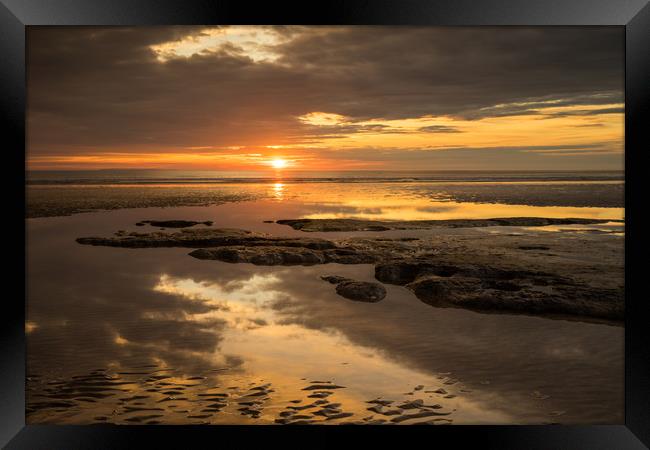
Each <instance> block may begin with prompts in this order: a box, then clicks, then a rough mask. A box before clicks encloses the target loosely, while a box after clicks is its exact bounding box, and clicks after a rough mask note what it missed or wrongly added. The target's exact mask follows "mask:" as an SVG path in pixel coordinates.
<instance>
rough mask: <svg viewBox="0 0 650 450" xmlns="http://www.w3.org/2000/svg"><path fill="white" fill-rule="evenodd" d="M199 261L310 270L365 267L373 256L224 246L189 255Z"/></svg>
mask: <svg viewBox="0 0 650 450" xmlns="http://www.w3.org/2000/svg"><path fill="white" fill-rule="evenodd" d="M190 256H193V257H195V258H198V259H213V260H218V261H224V262H229V263H251V264H256V265H259V266H277V265H282V266H295V265H303V266H309V265H314V264H327V263H338V264H365V263H372V262H374V261H375V258H374V257H373V256H372V255H368V254H364V253H360V252H355V251H354V250H352V249H343V248H340V249H328V250H313V249H310V248H304V247H298V246H295V247H286V246H281V245H268V246H257V247H247V246H227V247H220V248H202V249H198V250H194V251H193V252H191V253H190Z"/></svg>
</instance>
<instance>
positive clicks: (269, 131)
mask: <svg viewBox="0 0 650 450" xmlns="http://www.w3.org/2000/svg"><path fill="white" fill-rule="evenodd" d="M27 58H28V59H27V61H28V65H27V69H28V73H27V92H28V102H27V167H28V169H30V170H41V169H42V170H57V169H58V170H76V169H79V170H88V169H109V168H111V169H113V168H160V169H183V170H188V169H200V170H234V171H241V170H247V171H248V170H252V171H256V170H260V171H263V170H271V169H276V170H277V169H282V170H287V171H290V170H301V171H311V170H315V171H319V170H322V171H331V170H581V169H584V170H622V169H623V140H624V138H623V137H624V114H623V112H624V103H623V102H624V31H623V28H622V27H465V28H463V27H459V28H456V27H452V28H447V27H410V26H395V27H383V26H382V27H379V26H336V27H329V26H327V27H326V26H310V27H303V26H286V27H285V26H281V27H260V26H231V27H196V26H162V27H132V28H126V27H29V28H28V51H27Z"/></svg>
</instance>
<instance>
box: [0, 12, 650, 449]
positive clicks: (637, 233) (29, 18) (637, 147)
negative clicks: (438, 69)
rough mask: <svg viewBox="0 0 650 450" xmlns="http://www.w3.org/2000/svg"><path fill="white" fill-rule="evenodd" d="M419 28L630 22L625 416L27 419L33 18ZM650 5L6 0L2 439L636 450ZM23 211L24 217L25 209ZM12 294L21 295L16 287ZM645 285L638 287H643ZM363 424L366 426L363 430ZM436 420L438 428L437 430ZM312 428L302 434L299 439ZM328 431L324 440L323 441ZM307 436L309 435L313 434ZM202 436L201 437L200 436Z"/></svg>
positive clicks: (649, 379) (645, 392) (643, 356)
mask: <svg viewBox="0 0 650 450" xmlns="http://www.w3.org/2000/svg"><path fill="white" fill-rule="evenodd" d="M171 24H187V25H192V24H304V25H307V24H309V25H312V24H313V25H316V24H400V25H401V24H404V25H406V24H417V25H436V26H458V25H499V26H500V25H515V26H521V25H524V26H525V25H548V26H552V25H613V26H622V27H625V40H626V44H625V48H626V55H625V69H626V75H625V78H626V86H625V149H626V151H625V174H626V186H625V192H626V203H625V206H626V214H625V215H626V239H625V255H626V256H625V268H626V280H625V286H626V293H625V294H626V320H625V424H624V425H611V426H604V425H603V426H494V427H491V426H451V427H404V428H400V427H383V428H382V427H379V428H376V427H299V428H292V429H287V428H285V427H234V426H233V427H230V426H219V427H197V426H194V427H192V426H106V425H92V426H44V425H43V426H36V425H29V426H26V425H25V389H24V388H25V355H24V352H25V332H24V323H25V309H24V304H23V303H21V299H23V300H24V299H25V294H26V292H25V283H24V279H25V264H24V262H25V222H24V217H25V214H24V212H25V198H24V195H25V100H26V89H25V73H26V72H25V36H26V27H28V26H33V25H171ZM649 55H650V5H649V4H648V1H646V0H617V1H611V0H570V1H569V0H535V1H527V2H525V1H521V0H482V1H477V0H444V1H442V0H438V1H437V0H402V1H396V0H393V1H391V0H373V1H369V0H329V1H321V2H318V3H315V2H306V1H305V2H302V3H289V2H266V3H261V2H260V3H259V4H258V3H252V2H249V1H243V0H240V1H234V0H218V1H206V0H191V1H189V0H138V1H135V0H131V1H129V0H103V1H102V0H92V1H91V0H0V80H1V83H0V84H1V89H2V95H1V96H0V105H1V114H2V115H1V120H2V124H3V125H5V127H3V128H5V131H4V132H3V133H2V137H3V139H2V142H3V144H4V145H3V156H4V162H5V165H6V168H7V170H6V171H5V173H4V176H3V177H2V178H3V183H4V184H5V189H7V190H9V191H10V192H12V193H13V195H12V196H10V197H9V196H7V197H6V198H7V200H5V203H6V204H8V211H9V212H8V213H6V214H7V215H6V216H5V219H4V222H5V223H8V224H10V226H11V229H9V230H7V231H5V233H11V234H7V236H12V238H11V239H10V240H11V241H12V242H13V244H14V245H13V248H12V252H13V253H14V254H12V255H11V259H9V258H6V259H5V261H8V262H11V264H10V265H9V266H10V267H9V268H10V270H11V271H10V272H9V273H8V274H7V277H6V278H7V279H8V280H9V281H10V283H11V287H12V288H13V289H12V290H9V289H8V288H5V295H4V296H3V297H4V299H3V313H4V314H3V315H4V317H5V318H6V323H5V326H4V327H2V328H1V330H2V331H1V332H2V340H1V345H2V352H1V358H2V361H1V364H0V377H1V380H2V382H1V383H0V392H1V395H0V409H1V410H2V411H1V415H2V420H1V421H0V444H2V445H6V448H9V449H18V448H29V449H40V448H43V449H58V448H65V449H75V448H93V449H101V448H121V447H125V448H127V447H128V448H135V447H140V446H143V447H145V448H147V447H155V448H190V447H193V446H203V445H205V444H200V443H197V442H199V441H198V440H201V441H203V442H204V443H207V444H210V445H215V446H216V445H220V446H231V445H232V446H239V445H245V444H247V443H250V442H251V440H268V439H282V440H288V441H289V442H303V443H305V444H307V443H309V445H314V444H313V443H316V444H321V445H322V444H327V445H328V446H329V445H334V440H348V439H349V438H350V437H351V436H350V435H351V434H352V433H354V434H362V435H363V436H356V437H362V438H363V439H364V440H365V444H364V445H369V444H371V443H372V441H376V442H377V443H384V442H386V439H388V438H396V439H399V442H401V443H402V444H404V443H406V441H404V439H411V438H413V436H412V435H413V434H416V435H417V437H418V438H419V439H422V441H421V442H423V443H425V445H426V443H430V445H435V446H440V445H448V444H453V445H454V447H458V446H463V445H468V444H469V445H472V446H479V445H480V446H481V448H499V449H505V448H516V449H545V448H554V449H557V448H567V449H569V448H570V449H574V448H590V449H628V448H629V449H636V448H646V446H650V350H649V349H648V347H649V346H648V345H647V343H650V340H649V333H648V323H649V319H650V317H649V315H648V312H647V311H648V308H644V302H646V296H645V295H644V294H645V292H643V287H644V286H643V283H642V279H643V278H642V277H643V275H644V273H643V272H644V269H645V267H644V264H643V263H641V264H639V263H637V262H633V261H639V262H641V261H643V259H642V257H643V256H645V255H644V248H646V246H645V245H644V244H645V240H646V238H645V235H644V233H643V231H642V230H641V227H642V226H643V224H642V223H639V222H640V220H641V212H642V211H641V206H637V205H636V204H635V202H637V204H638V203H640V202H641V201H642V198H636V197H635V195H634V194H635V193H636V194H637V195H641V193H640V190H641V189H642V186H641V185H642V183H643V176H644V175H645V174H644V167H647V166H646V165H645V164H644V163H645V162H646V160H645V158H644V156H645V155H644V153H646V152H648V151H649V150H650V140H649V136H648V128H650V127H648V124H649V123H650V120H649V119H648V110H649V109H650V56H649ZM21 215H22V216H21ZM9 292H12V293H11V294H9ZM635 292H636V294H635ZM362 428H363V429H362ZM425 428H426V429H425ZM298 435H300V436H298ZM321 435H322V439H318V438H317V436H318V437H321ZM307 439H308V440H309V441H307ZM192 443H196V444H192Z"/></svg>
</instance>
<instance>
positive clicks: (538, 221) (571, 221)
mask: <svg viewBox="0 0 650 450" xmlns="http://www.w3.org/2000/svg"><path fill="white" fill-rule="evenodd" d="M605 222H610V220H608V219H578V218H566V219H557V218H545V217H509V218H496V219H451V220H395V221H380V220H358V219H283V220H278V221H276V223H278V224H281V225H288V226H290V227H291V228H293V229H294V230H300V231H306V232H314V231H321V232H322V231H339V232H340V231H387V230H420V229H429V228H437V227H448V228H460V227H493V226H516V227H541V226H547V225H587V224H598V223H605Z"/></svg>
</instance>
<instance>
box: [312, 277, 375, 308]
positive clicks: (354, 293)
mask: <svg viewBox="0 0 650 450" xmlns="http://www.w3.org/2000/svg"><path fill="white" fill-rule="evenodd" d="M321 278H322V279H323V280H325V281H327V282H329V283H332V284H336V293H337V294H339V295H340V296H341V297H345V298H347V299H349V300H355V301H358V302H367V303H376V302H379V301H381V300H383V299H384V297H386V289H385V288H384V287H383V286H382V285H381V284H379V283H371V282H368V281H355V280H351V279H349V278H345V277H341V276H338V275H328V276H323V277H321Z"/></svg>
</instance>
